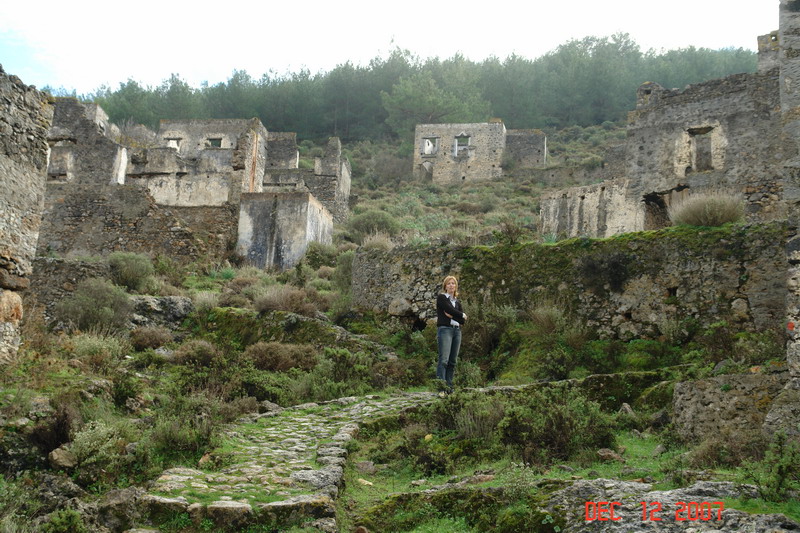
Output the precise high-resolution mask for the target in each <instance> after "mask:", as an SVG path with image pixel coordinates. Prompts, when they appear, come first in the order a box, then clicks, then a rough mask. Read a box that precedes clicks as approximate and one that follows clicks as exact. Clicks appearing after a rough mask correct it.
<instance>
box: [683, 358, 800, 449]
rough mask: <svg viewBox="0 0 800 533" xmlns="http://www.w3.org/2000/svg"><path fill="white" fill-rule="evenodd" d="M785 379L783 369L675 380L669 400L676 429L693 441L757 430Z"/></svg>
mask: <svg viewBox="0 0 800 533" xmlns="http://www.w3.org/2000/svg"><path fill="white" fill-rule="evenodd" d="M783 368H784V369H785V365H784V366H783ZM787 379H788V376H787V373H786V372H785V370H784V371H783V372H777V373H771V374H764V373H757V374H727V375H722V376H717V377H713V378H708V379H701V380H697V381H687V382H681V383H676V384H675V392H674V394H673V400H672V407H673V409H672V410H673V419H672V420H673V422H674V424H675V430H676V431H677V432H678V434H679V435H680V436H681V437H682V438H684V439H686V440H689V441H694V442H697V441H701V440H703V439H706V438H709V437H717V438H722V439H725V438H730V437H733V436H735V435H737V434H740V433H742V432H753V431H760V430H761V426H762V424H763V423H764V419H765V418H766V416H767V413H768V412H769V410H770V407H771V406H772V403H773V402H774V400H775V397H776V396H777V395H778V393H779V392H780V391H781V389H783V387H784V385H785V384H786V381H787Z"/></svg>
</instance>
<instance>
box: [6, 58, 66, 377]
mask: <svg viewBox="0 0 800 533" xmlns="http://www.w3.org/2000/svg"><path fill="white" fill-rule="evenodd" d="M0 105H2V108H0V363H6V362H8V361H10V360H12V359H13V358H14V357H15V356H16V353H17V349H18V347H19V342H20V338H19V323H20V320H21V319H22V315H23V308H22V298H21V295H20V291H22V290H24V289H26V288H27V287H28V286H29V283H30V282H29V276H30V275H31V271H32V260H33V258H34V255H35V251H36V240H37V238H38V235H39V228H40V223H41V212H42V204H43V200H44V188H45V173H46V171H47V161H48V156H49V148H48V145H47V130H48V128H49V127H50V123H51V120H52V117H53V107H52V105H51V103H50V101H49V99H48V97H47V96H46V95H45V94H43V93H41V92H39V91H37V90H36V88H35V87H29V86H26V85H25V84H24V83H22V81H21V80H20V79H19V78H17V77H16V76H12V75H8V74H6V73H5V71H4V70H3V68H2V66H0Z"/></svg>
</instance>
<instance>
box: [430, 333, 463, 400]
mask: <svg viewBox="0 0 800 533" xmlns="http://www.w3.org/2000/svg"><path fill="white" fill-rule="evenodd" d="M436 342H437V344H438V345H439V363H438V364H437V365H436V377H437V378H438V379H441V380H444V381H445V382H446V383H447V386H448V387H452V386H453V372H455V369H456V361H457V360H458V349H459V348H460V347H461V328H453V327H448V326H439V328H438V329H437V331H436Z"/></svg>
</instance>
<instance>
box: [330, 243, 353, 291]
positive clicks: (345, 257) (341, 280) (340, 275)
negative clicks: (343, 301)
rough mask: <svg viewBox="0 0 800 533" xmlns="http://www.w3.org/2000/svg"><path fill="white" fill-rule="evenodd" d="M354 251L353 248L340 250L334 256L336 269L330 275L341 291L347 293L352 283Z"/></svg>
mask: <svg viewBox="0 0 800 533" xmlns="http://www.w3.org/2000/svg"><path fill="white" fill-rule="evenodd" d="M355 256H356V253H355V252H354V251H353V250H348V251H346V252H342V253H341V254H339V256H338V257H337V258H336V270H335V271H334V273H333V276H331V281H333V284H334V286H335V287H336V288H338V289H339V290H340V291H341V292H342V293H345V294H349V293H350V286H351V285H352V283H353V259H354V258H355Z"/></svg>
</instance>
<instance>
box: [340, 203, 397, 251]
mask: <svg viewBox="0 0 800 533" xmlns="http://www.w3.org/2000/svg"><path fill="white" fill-rule="evenodd" d="M346 227H347V229H348V230H349V231H350V232H351V234H352V235H353V238H354V240H355V241H356V242H357V243H359V244H361V243H362V242H363V240H364V238H365V237H366V236H367V235H370V234H372V233H385V234H386V235H389V236H390V237H393V236H395V235H397V232H398V231H400V224H399V222H398V221H397V220H396V219H394V218H392V216H391V215H389V214H388V213H386V212H385V211H378V210H377V209H370V210H368V211H365V212H363V213H360V214H358V215H355V216H353V217H351V218H350V220H348V221H347V224H346Z"/></svg>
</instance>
